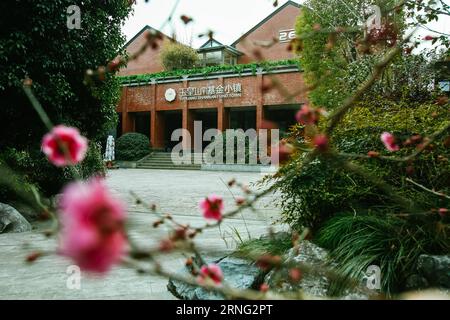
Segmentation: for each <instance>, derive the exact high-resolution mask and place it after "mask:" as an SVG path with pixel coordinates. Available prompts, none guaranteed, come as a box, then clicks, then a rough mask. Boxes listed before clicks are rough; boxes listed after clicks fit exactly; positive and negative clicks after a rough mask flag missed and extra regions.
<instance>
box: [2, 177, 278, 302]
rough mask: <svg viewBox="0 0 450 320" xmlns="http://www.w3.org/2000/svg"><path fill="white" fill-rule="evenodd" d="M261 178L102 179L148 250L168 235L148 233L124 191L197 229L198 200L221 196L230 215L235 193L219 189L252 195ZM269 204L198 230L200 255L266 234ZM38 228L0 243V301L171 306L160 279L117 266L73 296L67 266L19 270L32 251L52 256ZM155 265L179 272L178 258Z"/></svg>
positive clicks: (48, 263)
mask: <svg viewBox="0 0 450 320" xmlns="http://www.w3.org/2000/svg"><path fill="white" fill-rule="evenodd" d="M262 177H263V176H262V175H261V174H258V173H242V172H239V173H237V172H235V173H232V172H230V173H227V172H208V171H181V170H144V169H120V170H112V171H110V172H109V173H108V176H107V184H108V186H109V187H110V188H111V190H112V191H113V192H114V193H115V194H116V195H117V196H118V197H120V198H122V199H123V200H124V201H125V202H126V203H127V206H128V212H129V225H130V226H131V232H130V235H131V237H132V238H133V239H134V240H135V241H136V242H137V243H138V244H140V245H142V246H148V247H152V246H153V245H155V244H156V242H155V241H157V240H158V239H161V238H163V237H164V236H165V235H167V232H168V229H166V227H164V226H163V227H162V228H158V229H154V228H153V227H152V224H153V222H154V221H155V220H156V219H157V218H156V217H155V216H154V215H153V214H151V213H149V212H146V211H145V210H144V209H143V208H142V206H139V205H136V203H135V201H134V199H133V197H132V196H131V194H130V191H133V192H135V193H137V194H138V195H139V196H140V197H141V198H142V199H144V200H145V201H146V202H148V203H154V204H156V205H157V206H158V208H160V210H161V211H162V212H167V213H171V214H172V215H173V216H174V217H175V219H176V220H177V221H179V222H182V223H188V224H190V225H193V226H200V225H203V224H204V220H203V218H202V217H201V214H200V212H199V210H198V202H199V200H200V199H201V198H203V197H205V196H207V195H209V194H211V193H216V194H219V195H223V197H224V202H225V206H226V208H227V209H232V208H233V207H234V200H233V197H234V196H238V195H241V194H242V192H241V191H240V190H237V189H232V191H231V193H230V191H229V190H228V188H227V185H226V182H227V181H229V180H231V179H232V178H236V179H237V180H238V181H239V182H242V183H245V184H247V185H249V187H250V189H252V190H257V189H258V187H257V186H256V185H255V183H256V182H257V181H258V180H260V179H261V178H262ZM276 199H277V197H276V195H273V194H272V195H269V196H267V197H266V198H264V199H262V200H261V201H260V202H258V203H257V205H256V206H255V208H256V210H254V211H251V210H245V211H244V212H243V213H242V215H238V216H236V217H234V218H232V219H230V220H226V221H225V222H224V223H223V225H222V226H221V229H220V230H218V229H211V230H206V231H205V232H204V233H202V234H201V235H200V236H199V237H198V239H197V243H198V244H199V248H200V250H201V252H202V253H204V254H206V255H208V256H211V257H220V256H223V255H224V254H226V253H228V252H230V251H232V250H233V249H234V248H235V247H236V245H237V243H239V241H240V240H239V237H240V238H242V239H244V240H245V239H248V238H249V237H251V238H258V237H259V236H261V235H262V234H265V233H267V230H268V228H269V227H271V226H272V224H273V222H274V221H275V220H276V219H278V218H279V209H278V208H277V206H276ZM43 228H44V225H42V224H34V230H33V231H31V232H26V233H17V234H2V235H0V299H146V300H149V299H175V298H174V297H173V296H172V295H171V294H170V293H169V292H168V291H167V289H166V285H167V279H163V278H161V277H157V276H150V275H139V274H137V272H135V271H134V270H132V269H129V268H127V267H125V266H118V267H116V268H114V269H113V270H112V271H111V272H110V273H109V274H108V275H106V276H104V277H93V276H90V275H86V274H82V278H81V288H80V289H79V290H77V289H75V290H74V289H68V288H67V281H68V277H69V275H68V274H67V273H66V272H67V268H68V267H69V266H70V265H71V262H70V261H68V260H67V259H65V258H63V257H60V256H58V255H55V254H51V255H48V256H44V257H42V258H40V259H39V260H38V261H36V262H35V263H33V264H27V263H26V262H25V257H26V256H27V254H28V253H30V252H32V251H34V250H43V251H48V252H52V251H54V249H55V248H56V246H57V239H55V238H50V239H49V238H46V237H45V236H44V235H43V234H42V232H41V231H42V229H43ZM277 228H280V226H278V227H277ZM238 235H239V236H238ZM160 260H161V263H162V264H163V266H164V267H165V268H167V269H168V270H171V271H176V270H178V269H180V268H181V267H182V266H183V261H184V258H183V256H181V255H179V254H177V255H162V256H161V257H160Z"/></svg>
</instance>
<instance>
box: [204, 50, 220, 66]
mask: <svg viewBox="0 0 450 320" xmlns="http://www.w3.org/2000/svg"><path fill="white" fill-rule="evenodd" d="M219 64H222V51H211V52H206V54H205V65H206V66H216V65H219Z"/></svg>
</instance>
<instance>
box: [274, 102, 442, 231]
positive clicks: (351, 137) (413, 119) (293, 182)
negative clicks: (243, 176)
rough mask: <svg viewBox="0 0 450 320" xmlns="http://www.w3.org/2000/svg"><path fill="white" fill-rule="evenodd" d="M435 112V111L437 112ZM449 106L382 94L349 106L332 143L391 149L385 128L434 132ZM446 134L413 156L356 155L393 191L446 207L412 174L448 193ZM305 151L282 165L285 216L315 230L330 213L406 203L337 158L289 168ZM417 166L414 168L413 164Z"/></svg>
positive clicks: (342, 147) (424, 204)
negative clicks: (383, 97)
mask: <svg viewBox="0 0 450 320" xmlns="http://www.w3.org/2000/svg"><path fill="white" fill-rule="evenodd" d="M433 114H434V116H433ZM448 118H449V111H448V110H447V109H445V108H442V107H440V106H437V105H435V104H418V105H413V104H408V105H403V104H395V103H390V102H386V101H383V100H380V101H378V102H370V103H369V102H362V103H361V104H360V106H358V107H356V108H354V109H353V110H351V111H350V112H349V113H348V115H347V116H346V117H345V118H344V119H343V121H342V123H341V124H340V125H339V126H338V127H337V128H336V131H335V134H334V136H333V138H332V143H333V145H334V146H335V147H336V149H337V150H339V151H340V152H345V153H355V154H361V155H366V154H367V152H368V151H372V150H374V151H379V152H380V153H382V154H385V155H388V154H389V153H388V152H387V151H385V148H384V146H383V144H382V143H381V141H380V134H381V133H382V132H383V131H390V132H392V133H394V134H395V135H396V137H398V138H399V140H405V139H406V138H408V137H410V136H412V135H414V134H422V135H423V136H426V135H430V134H432V133H433V132H435V131H437V130H439V129H441V128H442V127H443V126H444V125H445V122H446V121H448V120H447V119H448ZM414 150H415V147H414V146H410V147H404V148H402V149H401V151H399V152H397V153H396V154H395V156H397V157H401V156H406V155H409V154H411V153H412V152H414ZM448 158H449V152H448V148H447V147H446V146H445V145H444V143H443V139H438V140H437V141H436V142H435V143H434V149H433V150H427V151H425V152H423V153H422V154H420V156H418V157H417V158H416V159H415V160H414V161H412V162H392V161H383V160H381V159H363V160H353V161H354V163H356V164H358V165H360V166H362V167H363V168H365V169H366V170H368V171H369V172H370V173H372V174H373V175H374V176H376V177H377V178H380V179H383V180H384V181H386V182H387V183H389V184H391V185H392V186H393V190H394V192H396V193H397V194H399V195H401V196H403V197H404V198H406V199H414V201H415V203H416V205H417V206H419V207H421V208H423V209H424V210H425V211H426V210H429V209H430V208H441V207H448V205H449V203H448V201H446V200H445V199H443V198H440V197H436V196H431V195H430V194H429V193H428V192H426V191H423V190H422V189H420V188H418V187H417V186H415V185H414V184H412V183H410V182H408V181H406V178H410V179H412V180H414V181H415V182H417V183H419V184H422V185H423V186H426V187H427V188H429V189H435V190H440V191H442V192H444V193H447V194H448V193H450V162H449V161H448ZM302 161H303V159H302V156H301V155H299V156H297V157H294V160H293V161H292V162H291V163H290V164H288V165H286V166H285V167H284V168H282V169H281V171H280V178H279V180H278V185H279V188H280V190H281V192H282V194H281V197H282V201H281V206H282V209H283V219H284V221H285V222H288V223H290V224H291V225H293V226H295V227H298V228H300V227H310V228H312V229H313V230H317V229H318V228H320V227H321V225H322V224H323V223H324V222H325V221H326V220H327V219H329V218H330V217H332V216H334V215H335V214H337V213H340V212H354V211H358V212H361V211H367V210H372V211H373V210H377V211H380V212H395V211H399V210H403V209H404V208H402V207H400V205H399V204H398V203H397V202H396V201H394V200H392V198H391V195H387V194H385V192H383V191H381V190H379V189H378V188H377V187H376V186H374V185H373V183H370V182H368V181H367V180H365V179H363V178H361V177H360V176H359V175H357V174H355V173H348V172H347V171H343V170H342V169H340V168H337V167H336V165H335V163H334V162H333V161H329V160H327V159H326V158H317V159H316V160H314V161H313V162H312V163H310V164H308V166H306V167H305V168H302V169H301V170H297V171H296V173H295V174H293V175H292V174H290V175H288V174H287V173H288V172H292V170H296V169H295V168H298V167H299V166H300V167H301V164H302ZM411 168H412V169H413V172H411V170H410V169H411Z"/></svg>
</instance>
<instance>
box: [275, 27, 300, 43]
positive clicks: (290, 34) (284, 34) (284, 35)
mask: <svg viewBox="0 0 450 320" xmlns="http://www.w3.org/2000/svg"><path fill="white" fill-rule="evenodd" d="M295 38H297V34H296V33H295V29H288V30H280V31H279V33H278V41H279V42H280V43H285V42H290V41H291V40H294V39H295Z"/></svg>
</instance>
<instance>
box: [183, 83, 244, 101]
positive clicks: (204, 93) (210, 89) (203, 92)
mask: <svg viewBox="0 0 450 320" xmlns="http://www.w3.org/2000/svg"><path fill="white" fill-rule="evenodd" d="M178 94H179V95H180V100H182V101H186V100H188V101H193V100H213V99H227V98H239V97H241V96H242V84H241V83H232V84H228V85H226V86H222V85H218V86H207V87H189V88H180V89H179V90H178Z"/></svg>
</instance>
